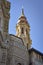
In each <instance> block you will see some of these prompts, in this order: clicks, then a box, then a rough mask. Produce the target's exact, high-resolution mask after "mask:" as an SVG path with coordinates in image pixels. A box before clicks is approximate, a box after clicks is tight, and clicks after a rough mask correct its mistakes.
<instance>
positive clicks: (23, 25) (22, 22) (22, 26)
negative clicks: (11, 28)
mask: <svg viewBox="0 0 43 65" xmlns="http://www.w3.org/2000/svg"><path fill="white" fill-rule="evenodd" d="M16 35H17V36H18V37H20V38H22V40H23V42H24V45H25V46H26V47H27V48H28V49H29V48H30V47H31V43H32V41H31V39H30V25H29V24H28V21H27V19H26V17H25V15H24V10H23V8H22V14H21V16H20V18H19V20H18V23H17V25H16Z"/></svg>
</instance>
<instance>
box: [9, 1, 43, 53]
mask: <svg viewBox="0 0 43 65" xmlns="http://www.w3.org/2000/svg"><path fill="white" fill-rule="evenodd" d="M9 1H10V2H11V8H10V20H9V33H10V34H14V35H15V34H16V24H17V21H18V19H19V17H20V15H21V10H22V6H23V8H24V13H25V16H26V18H27V20H28V22H29V24H30V29H31V30H30V36H31V39H32V47H33V48H35V49H37V50H39V51H41V52H43V0H9Z"/></svg>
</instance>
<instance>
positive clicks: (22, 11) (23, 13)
mask: <svg viewBox="0 0 43 65" xmlns="http://www.w3.org/2000/svg"><path fill="white" fill-rule="evenodd" d="M22 15H23V16H24V9H23V7H22Z"/></svg>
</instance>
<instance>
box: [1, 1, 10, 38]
mask: <svg viewBox="0 0 43 65" xmlns="http://www.w3.org/2000/svg"><path fill="white" fill-rule="evenodd" d="M9 10H10V2H8V1H7V0H0V31H1V33H2V34H3V36H4V37H6V35H7V34H8V24H9V18H10V14H9Z"/></svg>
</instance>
